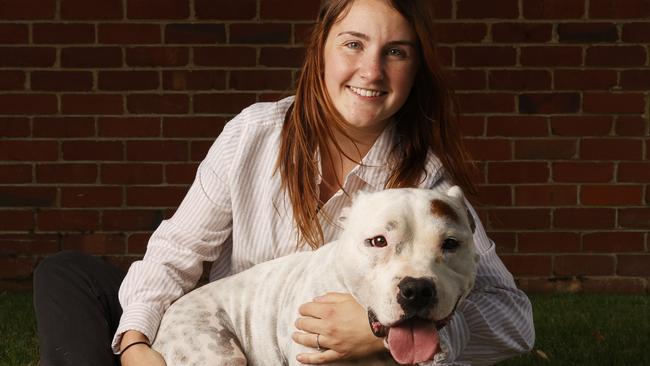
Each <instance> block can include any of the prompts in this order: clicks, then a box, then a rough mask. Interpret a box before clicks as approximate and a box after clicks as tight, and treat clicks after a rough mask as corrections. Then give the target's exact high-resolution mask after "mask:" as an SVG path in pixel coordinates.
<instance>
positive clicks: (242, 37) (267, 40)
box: [230, 23, 291, 45]
mask: <svg viewBox="0 0 650 366" xmlns="http://www.w3.org/2000/svg"><path fill="white" fill-rule="evenodd" d="M290 42H291V26H290V25H289V24H283V23H257V24H250V23H246V24H238V23H235V24H231V25H230V43H232V44H238V43H239V44H263V45H266V44H289V43H290Z"/></svg>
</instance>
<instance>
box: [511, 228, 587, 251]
mask: <svg viewBox="0 0 650 366" xmlns="http://www.w3.org/2000/svg"><path fill="white" fill-rule="evenodd" d="M517 241H518V244H517V249H518V251H519V252H520V253H547V254H555V253H576V252H579V251H580V235H579V234H577V233H570V232H550V231H549V232H528V233H525V232H524V233H519V234H518V235H517Z"/></svg>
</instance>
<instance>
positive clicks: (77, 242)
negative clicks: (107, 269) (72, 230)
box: [61, 234, 126, 255]
mask: <svg viewBox="0 0 650 366" xmlns="http://www.w3.org/2000/svg"><path fill="white" fill-rule="evenodd" d="M61 244H62V247H63V250H75V251H81V252H83V253H87V254H92V255H106V254H124V252H125V251H126V237H125V236H124V234H81V235H66V236H64V237H63V240H62V243H61Z"/></svg>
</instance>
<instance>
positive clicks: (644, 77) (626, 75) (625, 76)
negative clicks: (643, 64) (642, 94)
mask: <svg viewBox="0 0 650 366" xmlns="http://www.w3.org/2000/svg"><path fill="white" fill-rule="evenodd" d="M648 85H650V70H623V71H621V87H622V88H623V89H624V90H648Z"/></svg>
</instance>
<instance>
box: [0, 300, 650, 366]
mask: <svg viewBox="0 0 650 366" xmlns="http://www.w3.org/2000/svg"><path fill="white" fill-rule="evenodd" d="M531 300H532V302H533V306H534V311H535V329H536V331H537V342H536V345H535V352H533V353H531V354H528V355H524V356H520V357H518V358H515V359H512V360H509V361H505V362H502V363H500V364H499V366H522V365H532V366H535V365H590V366H598V365H603V366H605V365H606V366H616V365H625V366H636V365H650V352H648V351H647V350H646V348H647V347H648V344H650V296H622V295H535V296H531ZM35 332H36V324H35V321H34V313H33V310H32V297H31V294H23V293H21V294H13V293H12V294H8V293H0V366H28V365H31V366H33V365H36V362H37V359H38V356H37V340H36V336H35ZM540 352H542V353H543V354H545V355H546V358H543V357H542V356H540Z"/></svg>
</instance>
